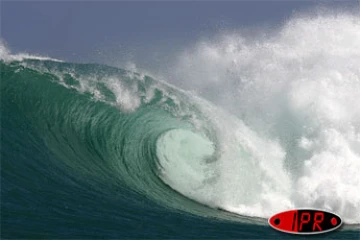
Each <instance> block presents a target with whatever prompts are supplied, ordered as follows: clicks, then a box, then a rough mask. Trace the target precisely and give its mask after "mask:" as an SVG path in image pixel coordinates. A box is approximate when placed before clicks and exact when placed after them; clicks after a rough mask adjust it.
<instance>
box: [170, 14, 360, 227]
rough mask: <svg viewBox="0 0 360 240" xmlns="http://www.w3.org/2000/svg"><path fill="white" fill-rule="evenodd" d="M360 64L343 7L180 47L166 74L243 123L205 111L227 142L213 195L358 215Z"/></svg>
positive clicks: (357, 37)
mask: <svg viewBox="0 0 360 240" xmlns="http://www.w3.org/2000/svg"><path fill="white" fill-rule="evenodd" d="M259 35H260V34H259ZM359 63H360V17H359V16H355V15H350V14H346V13H344V14H337V15H331V14H328V15H321V14H320V15H319V14H318V15H317V16H314V17H312V16H300V17H294V18H292V19H290V20H289V21H288V22H287V23H286V24H284V25H283V26H282V27H280V28H278V29H275V30H273V31H272V32H270V33H269V31H267V35H266V36H265V37H262V38H259V37H257V38H254V37H247V36H244V35H242V34H241V31H240V32H239V33H231V34H223V35H221V36H219V37H216V38H215V39H212V40H208V41H202V42H200V43H198V44H196V45H195V46H193V47H191V48H189V49H188V50H186V51H185V52H183V53H182V54H181V55H180V57H179V59H178V62H177V64H175V66H174V68H173V69H174V71H173V73H171V74H170V75H169V76H168V79H170V80H171V79H174V84H176V85H178V86H181V87H182V88H185V89H188V90H192V91H195V92H197V93H198V94H200V95H201V96H203V97H205V98H206V99H208V100H210V101H211V102H213V103H215V104H216V105H218V106H220V107H222V108H223V109H226V110H227V111H228V112H231V113H232V114H233V115H235V116H237V118H238V119H241V120H243V121H244V123H245V125H246V126H245V125H242V123H240V122H241V121H240V120H238V121H239V122H238V123H237V122H236V120H229V119H232V117H230V115H229V117H223V116H221V114H220V113H219V111H217V110H214V111H212V113H211V111H208V112H209V115H211V117H210V118H212V121H213V122H214V123H215V124H216V126H217V130H218V137H219V139H220V145H221V150H219V154H220V155H219V156H217V158H218V161H217V165H215V166H213V167H214V168H215V169H214V170H213V171H214V172H216V173H217V176H218V177H217V180H216V182H214V183H213V184H212V185H211V186H209V187H208V189H212V190H211V191H212V192H213V194H212V195H211V196H216V197H215V198H214V199H212V200H211V204H212V205H215V206H217V207H220V208H224V209H227V210H229V211H234V212H237V213H239V214H246V215H254V216H259V217H269V216H270V215H271V214H274V213H276V212H277V211H279V210H286V209H288V208H290V207H309V208H313V207H316V208H322V209H327V210H330V211H333V212H335V213H337V214H339V215H340V216H341V217H343V219H344V220H345V222H347V223H360V179H359V178H360V105H359V99H360V67H359V66H360V65H359ZM225 115H226V114H225ZM250 129H252V130H250ZM255 132H257V133H256V134H255ZM179 171H180V170H179ZM168 177H169V176H168ZM170 177H171V176H170ZM173 187H174V189H177V187H176V186H173ZM209 191H210V190H209ZM187 196H188V197H190V198H194V199H199V196H198V193H197V192H196V191H190V192H188V194H187ZM209 202H210V200H207V201H204V203H206V204H208V203H209Z"/></svg>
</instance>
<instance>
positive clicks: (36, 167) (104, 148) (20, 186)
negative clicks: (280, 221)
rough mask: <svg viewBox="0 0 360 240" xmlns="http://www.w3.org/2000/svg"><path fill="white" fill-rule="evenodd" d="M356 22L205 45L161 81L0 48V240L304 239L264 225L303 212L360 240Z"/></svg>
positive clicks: (327, 21)
mask: <svg viewBox="0 0 360 240" xmlns="http://www.w3.org/2000/svg"><path fill="white" fill-rule="evenodd" d="M329 26H331V27H329ZM359 26H360V25H359V18H358V17H353V16H342V17H341V16H338V17H336V18H334V17H319V18H315V19H314V18H309V19H305V20H304V19H301V18H300V19H295V20H292V21H290V22H289V23H288V24H287V25H286V26H284V27H283V28H282V29H281V30H279V31H280V32H279V33H278V34H277V35H274V36H272V37H270V38H267V39H270V40H266V41H265V40H263V41H257V42H251V43H249V42H248V41H247V40H246V39H243V38H241V37H239V36H236V35H230V36H227V37H226V38H223V39H220V40H218V41H216V43H214V42H205V43H204V42H202V43H201V44H199V45H196V46H194V49H192V50H191V51H189V52H186V53H184V54H183V55H182V56H181V57H180V60H179V63H178V65H177V68H176V69H174V73H176V74H174V75H173V78H171V76H168V77H169V80H168V81H163V80H161V81H160V80H158V79H156V78H154V77H151V76H149V75H148V74H146V73H143V72H141V71H138V72H136V71H129V70H124V69H120V68H115V67H110V66H106V65H101V64H86V63H83V64H81V63H70V62H63V61H58V60H56V59H51V58H45V57H36V56H30V55H24V54H17V55H11V54H10V53H9V52H8V50H7V49H6V48H5V47H4V46H1V47H0V53H1V60H0V69H1V85H0V86H1V238H3V239H4V238H17V239H19V238H26V239H33V238H36V239H42V238H54V239H61V238H66V239H70V238H71V239H95V238H112V239H122V238H127V239H129V238H135V239H140V238H151V239H188V238H191V239H297V238H301V239H304V237H298V236H292V235H289V234H285V233H280V232H277V231H275V230H273V229H271V228H270V227H269V226H268V224H267V218H268V217H270V216H271V215H272V214H275V213H277V212H279V211H284V210H287V209H292V208H299V207H308V208H319V209H324V210H328V211H332V212H335V213H337V214H338V215H339V216H341V217H342V219H343V220H344V221H345V224H344V226H343V227H342V228H341V229H340V230H337V231H334V232H331V233H326V234H323V235H317V236H311V238H316V239H359V237H360V235H359V234H360V232H359V223H360V194H359V187H360V180H359V166H360V107H359V104H358V103H357V102H358V99H360V68H359V62H360V52H359V51H360V48H356V46H357V47H358V46H359V42H360V33H359V29H360V28H359V29H357V28H358V27H359ZM304 29H305V30H304ZM356 29H357V31H356ZM334 32H336V33H337V34H334ZM301 33H306V34H301ZM322 37H323V38H326V39H327V40H326V41H322V40H321V39H322ZM316 39H318V42H316V41H317V40H316ZM319 39H320V40H321V41H320V40H319ZM309 43H311V44H309ZM345 43H346V44H345ZM289 46H291V48H290V47H289ZM176 76H177V77H178V78H179V76H181V77H184V79H186V80H183V81H181V82H180V83H179V84H173V83H172V80H174V81H175V80H176ZM224 79H226V81H225V80H224ZM176 81H179V80H176ZM175 85H176V86H175Z"/></svg>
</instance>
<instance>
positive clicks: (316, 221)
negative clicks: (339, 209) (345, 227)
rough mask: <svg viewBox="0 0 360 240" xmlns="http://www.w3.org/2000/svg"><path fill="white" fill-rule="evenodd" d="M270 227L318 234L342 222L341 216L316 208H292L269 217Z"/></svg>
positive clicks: (282, 230) (328, 230) (297, 232)
mask: <svg viewBox="0 0 360 240" xmlns="http://www.w3.org/2000/svg"><path fill="white" fill-rule="evenodd" d="M269 224H270V226H271V227H272V228H274V229H276V230H278V231H281V232H286V233H292V234H319V233H325V232H330V231H333V230H335V229H337V228H339V227H340V226H341V224H342V221H341V218H340V217H339V216H338V215H336V214H334V213H331V212H326V211H322V210H316V209H294V210H289V211H285V212H281V213H277V214H275V215H274V216H272V217H271V218H269Z"/></svg>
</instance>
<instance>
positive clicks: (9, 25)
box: [0, 0, 356, 65]
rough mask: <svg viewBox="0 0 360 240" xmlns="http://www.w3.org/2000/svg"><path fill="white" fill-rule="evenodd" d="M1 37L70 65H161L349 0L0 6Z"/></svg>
mask: <svg viewBox="0 0 360 240" xmlns="http://www.w3.org/2000/svg"><path fill="white" fill-rule="evenodd" d="M0 4H1V19H0V20H1V38H2V40H3V41H5V42H6V44H7V46H8V47H9V48H10V50H11V51H12V52H27V53H31V54H40V55H45V56H50V57H53V58H59V59H63V60H67V61H75V62H101V63H106V64H110V65H121V64H124V63H125V62H126V61H129V60H130V61H136V62H138V63H140V64H143V65H151V63H150V62H156V61H158V62H164V61H165V60H166V58H170V57H171V56H172V54H175V53H176V52H178V51H180V50H181V49H182V48H184V47H185V46H188V45H191V44H192V43H194V42H196V41H197V40H199V39H201V38H209V37H211V36H212V35H214V34H216V33H219V32H221V31H224V30H235V29H244V28H256V27H262V28H271V27H274V26H277V25H279V24H282V23H283V22H284V21H286V19H288V18H289V17H290V16H291V15H293V14H296V13H298V12H303V11H308V10H309V9H313V8H315V7H319V6H320V7H322V6H327V7H329V6H330V7H348V8H349V7H350V8H351V7H353V6H356V1H345V2H344V1H342V2H339V1H320V2H319V1H317V2H316V1H228V2H220V1H211V2H209V1H206V2H204V1H197V2H195V1H186V2H184V1H183V2H174V1H157V2H155V1H133V2H129V1H47V2H45V1H6V0H5V1H4V0H2V1H1V2H0Z"/></svg>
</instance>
